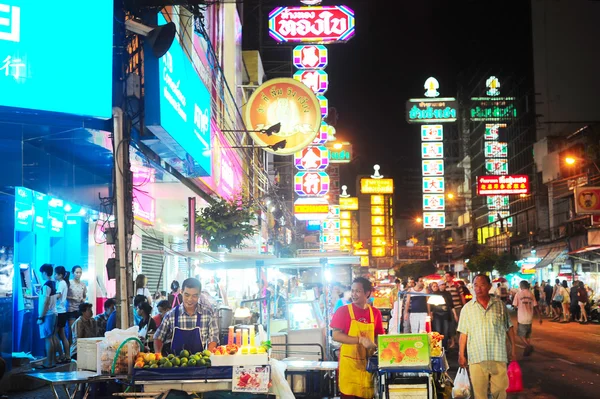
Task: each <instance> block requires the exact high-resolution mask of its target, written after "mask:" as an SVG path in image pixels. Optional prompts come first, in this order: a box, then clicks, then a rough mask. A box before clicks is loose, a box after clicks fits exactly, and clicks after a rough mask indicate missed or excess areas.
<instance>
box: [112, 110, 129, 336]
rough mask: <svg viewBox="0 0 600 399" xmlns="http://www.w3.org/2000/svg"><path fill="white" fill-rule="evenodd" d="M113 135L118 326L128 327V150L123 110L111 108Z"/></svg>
mask: <svg viewBox="0 0 600 399" xmlns="http://www.w3.org/2000/svg"><path fill="white" fill-rule="evenodd" d="M113 135H114V149H113V151H114V155H113V158H114V159H113V161H114V164H115V196H116V201H117V212H116V215H115V218H116V219H117V246H118V264H119V273H117V276H116V277H117V289H118V291H117V298H118V299H119V305H120V316H121V317H120V321H121V323H120V327H121V328H123V329H125V328H127V327H129V307H128V305H127V231H126V224H125V218H126V215H125V173H126V171H124V170H123V168H124V166H123V165H124V163H123V157H124V155H123V154H124V152H125V151H129V145H128V144H125V143H124V141H123V110H122V109H121V108H119V107H114V108H113Z"/></svg>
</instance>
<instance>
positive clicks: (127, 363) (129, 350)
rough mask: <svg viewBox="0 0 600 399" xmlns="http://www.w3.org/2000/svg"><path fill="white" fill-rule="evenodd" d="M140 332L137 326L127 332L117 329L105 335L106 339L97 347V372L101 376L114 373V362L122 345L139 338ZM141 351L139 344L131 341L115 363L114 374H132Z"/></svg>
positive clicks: (122, 349)
mask: <svg viewBox="0 0 600 399" xmlns="http://www.w3.org/2000/svg"><path fill="white" fill-rule="evenodd" d="M138 330H139V328H138V327H137V326H134V327H131V328H128V329H127V330H121V329H118V328H115V329H114V330H111V331H108V332H107V333H106V334H104V339H103V340H102V341H101V342H99V343H98V347H97V350H98V355H97V371H98V373H99V374H111V373H112V365H113V361H114V359H115V357H116V356H117V350H118V349H119V346H121V343H122V342H123V341H125V340H126V339H127V338H130V337H137V336H138ZM139 351H140V347H139V344H138V343H137V342H134V341H130V342H128V343H127V344H126V345H125V346H123V348H121V351H120V352H119V357H118V358H117V361H116V363H115V371H114V374H131V372H132V370H133V365H134V364H135V358H136V356H137V354H138V353H139Z"/></svg>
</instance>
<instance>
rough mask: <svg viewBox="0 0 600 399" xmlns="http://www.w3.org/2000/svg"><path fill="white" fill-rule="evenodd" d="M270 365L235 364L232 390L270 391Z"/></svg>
mask: <svg viewBox="0 0 600 399" xmlns="http://www.w3.org/2000/svg"><path fill="white" fill-rule="evenodd" d="M270 380H271V367H270V366H234V367H233V382H232V385H231V386H232V389H231V391H232V392H247V393H268V392H269V382H270Z"/></svg>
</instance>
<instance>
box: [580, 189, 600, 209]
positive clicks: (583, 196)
mask: <svg viewBox="0 0 600 399" xmlns="http://www.w3.org/2000/svg"><path fill="white" fill-rule="evenodd" d="M575 212H576V213H577V214H581V213H583V214H592V215H594V214H596V215H597V214H599V213H600V187H575Z"/></svg>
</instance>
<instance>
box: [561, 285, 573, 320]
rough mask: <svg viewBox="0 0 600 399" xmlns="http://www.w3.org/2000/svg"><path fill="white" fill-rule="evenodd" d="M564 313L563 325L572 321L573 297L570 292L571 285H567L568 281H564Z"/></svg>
mask: <svg viewBox="0 0 600 399" xmlns="http://www.w3.org/2000/svg"><path fill="white" fill-rule="evenodd" d="M561 285H562V288H563V289H562V297H563V300H562V311H563V321H561V323H568V322H569V321H570V320H571V312H570V307H571V295H570V290H569V285H568V284H567V280H563V281H562V284H561Z"/></svg>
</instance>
